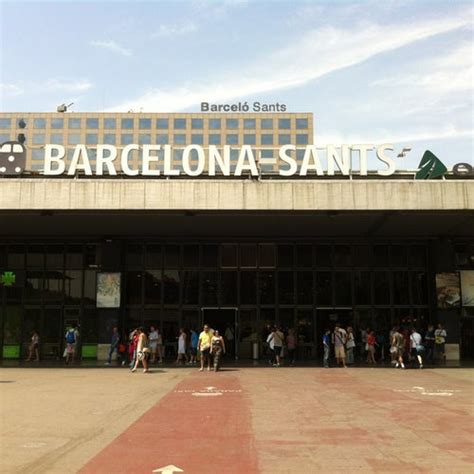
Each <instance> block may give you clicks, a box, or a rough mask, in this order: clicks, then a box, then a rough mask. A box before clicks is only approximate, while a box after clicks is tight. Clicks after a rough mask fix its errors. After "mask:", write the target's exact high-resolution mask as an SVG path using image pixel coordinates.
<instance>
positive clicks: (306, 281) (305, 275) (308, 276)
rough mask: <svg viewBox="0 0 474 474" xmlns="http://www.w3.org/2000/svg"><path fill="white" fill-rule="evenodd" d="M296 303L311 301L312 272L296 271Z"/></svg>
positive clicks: (309, 302)
mask: <svg viewBox="0 0 474 474" xmlns="http://www.w3.org/2000/svg"><path fill="white" fill-rule="evenodd" d="M296 275H297V288H298V304H312V303H313V293H314V290H313V272H297V274H296Z"/></svg>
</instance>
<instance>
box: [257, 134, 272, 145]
mask: <svg viewBox="0 0 474 474" xmlns="http://www.w3.org/2000/svg"><path fill="white" fill-rule="evenodd" d="M260 140H261V143H262V145H273V135H270V134H267V133H264V134H263V135H262V136H261V137H260Z"/></svg>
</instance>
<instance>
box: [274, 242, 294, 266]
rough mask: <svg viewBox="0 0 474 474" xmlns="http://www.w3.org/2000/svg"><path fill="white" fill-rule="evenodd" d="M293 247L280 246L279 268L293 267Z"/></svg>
mask: <svg viewBox="0 0 474 474" xmlns="http://www.w3.org/2000/svg"><path fill="white" fill-rule="evenodd" d="M293 263H294V257H293V245H279V246H278V266H279V267H293Z"/></svg>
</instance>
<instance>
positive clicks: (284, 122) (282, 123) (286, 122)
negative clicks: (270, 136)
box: [278, 118, 291, 129]
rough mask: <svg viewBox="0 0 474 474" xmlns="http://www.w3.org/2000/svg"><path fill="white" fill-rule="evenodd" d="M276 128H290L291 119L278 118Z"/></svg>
mask: <svg viewBox="0 0 474 474" xmlns="http://www.w3.org/2000/svg"><path fill="white" fill-rule="evenodd" d="M278 128H283V129H290V128H291V119H288V118H286V119H278Z"/></svg>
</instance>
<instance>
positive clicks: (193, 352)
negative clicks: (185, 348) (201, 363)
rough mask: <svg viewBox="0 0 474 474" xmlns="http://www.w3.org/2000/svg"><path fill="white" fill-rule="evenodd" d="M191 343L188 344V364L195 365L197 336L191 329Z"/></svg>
mask: <svg viewBox="0 0 474 474" xmlns="http://www.w3.org/2000/svg"><path fill="white" fill-rule="evenodd" d="M190 339H191V341H190V344H189V353H190V355H191V357H190V359H189V363H190V364H195V363H196V356H197V347H198V343H199V334H198V333H197V332H196V331H195V330H194V329H191V337H190Z"/></svg>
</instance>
